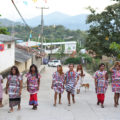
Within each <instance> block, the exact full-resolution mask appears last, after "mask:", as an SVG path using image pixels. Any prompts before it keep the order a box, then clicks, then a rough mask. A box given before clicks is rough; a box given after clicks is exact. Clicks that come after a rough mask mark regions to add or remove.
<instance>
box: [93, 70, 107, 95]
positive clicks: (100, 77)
mask: <svg viewBox="0 0 120 120" xmlns="http://www.w3.org/2000/svg"><path fill="white" fill-rule="evenodd" d="M106 73H107V71H100V70H98V71H97V72H96V73H95V75H94V78H95V79H96V80H97V86H96V87H97V91H96V92H97V94H104V93H105V92H106V90H107V87H108V80H106V79H105V75H106Z"/></svg>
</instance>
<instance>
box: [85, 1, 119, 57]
mask: <svg viewBox="0 0 120 120" xmlns="http://www.w3.org/2000/svg"><path fill="white" fill-rule="evenodd" d="M119 1H120V0H117V1H116V3H115V4H113V5H110V6H108V7H106V8H105V10H104V11H103V12H102V13H97V12H96V10H94V9H92V8H91V7H89V8H88V9H89V10H90V11H91V15H89V16H88V19H87V23H88V24H90V29H89V31H88V37H87V41H86V47H87V49H91V50H93V51H95V52H96V54H97V56H100V57H101V56H102V55H107V56H112V55H114V54H115V52H114V51H113V50H111V49H109V47H110V44H111V43H112V42H117V43H120V2H119Z"/></svg>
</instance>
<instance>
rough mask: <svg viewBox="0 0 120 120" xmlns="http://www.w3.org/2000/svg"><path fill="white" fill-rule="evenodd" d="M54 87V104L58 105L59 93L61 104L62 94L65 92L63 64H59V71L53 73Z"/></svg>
mask: <svg viewBox="0 0 120 120" xmlns="http://www.w3.org/2000/svg"><path fill="white" fill-rule="evenodd" d="M51 88H52V89H54V91H55V95H54V106H56V102H57V95H58V94H59V104H62V103H61V97H62V96H61V95H62V93H63V92H64V73H63V69H62V66H61V65H58V66H57V71H56V72H55V73H54V74H53V81H52V86H51Z"/></svg>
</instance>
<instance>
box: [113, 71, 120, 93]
mask: <svg viewBox="0 0 120 120" xmlns="http://www.w3.org/2000/svg"><path fill="white" fill-rule="evenodd" d="M113 76H114V77H113V78H112V91H113V92H115V93H120V70H118V71H117V70H113Z"/></svg>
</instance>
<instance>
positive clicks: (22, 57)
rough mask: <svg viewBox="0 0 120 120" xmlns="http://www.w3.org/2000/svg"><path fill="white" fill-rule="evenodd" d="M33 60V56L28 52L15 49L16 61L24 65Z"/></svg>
mask: <svg viewBox="0 0 120 120" xmlns="http://www.w3.org/2000/svg"><path fill="white" fill-rule="evenodd" d="M30 58H32V55H31V54H29V53H28V52H26V51H24V50H22V49H18V48H15V61H17V62H20V63H23V62H26V61H27V60H29V59H30Z"/></svg>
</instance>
